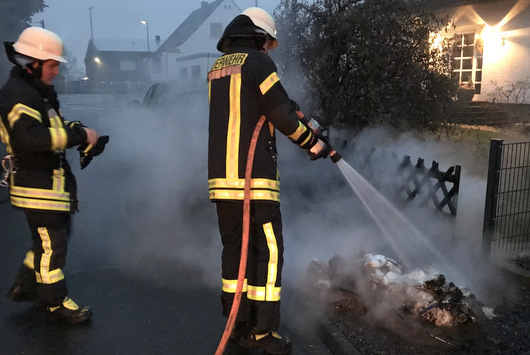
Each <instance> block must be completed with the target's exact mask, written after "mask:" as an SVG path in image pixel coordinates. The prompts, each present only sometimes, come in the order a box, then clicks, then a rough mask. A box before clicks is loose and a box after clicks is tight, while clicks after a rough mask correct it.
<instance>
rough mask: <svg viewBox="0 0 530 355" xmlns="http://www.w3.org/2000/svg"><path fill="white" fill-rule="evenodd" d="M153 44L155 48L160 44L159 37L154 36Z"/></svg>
mask: <svg viewBox="0 0 530 355" xmlns="http://www.w3.org/2000/svg"><path fill="white" fill-rule="evenodd" d="M155 43H156V45H157V46H158V45H159V44H160V35H156V36H155Z"/></svg>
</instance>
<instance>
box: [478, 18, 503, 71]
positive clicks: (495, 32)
mask: <svg viewBox="0 0 530 355" xmlns="http://www.w3.org/2000/svg"><path fill="white" fill-rule="evenodd" d="M480 37H481V38H482V40H483V42H484V57H485V58H487V59H488V62H490V63H494V62H498V61H499V60H500V59H501V58H502V57H503V56H504V55H506V53H507V52H506V50H507V49H506V34H505V33H503V32H501V31H499V27H497V26H496V27H491V26H488V25H486V27H485V28H484V31H482V33H481V35H480Z"/></svg>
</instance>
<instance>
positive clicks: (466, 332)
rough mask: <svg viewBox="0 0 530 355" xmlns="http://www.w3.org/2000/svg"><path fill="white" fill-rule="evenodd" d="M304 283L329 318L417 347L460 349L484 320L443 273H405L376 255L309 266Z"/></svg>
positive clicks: (469, 298) (479, 310)
mask: <svg viewBox="0 0 530 355" xmlns="http://www.w3.org/2000/svg"><path fill="white" fill-rule="evenodd" d="M304 282H305V283H306V284H305V287H307V288H310V289H312V291H313V292H312V293H313V294H314V295H316V299H317V301H318V302H319V303H324V304H325V305H326V309H327V310H328V312H332V313H333V314H335V315H337V314H340V316H341V317H352V318H356V317H357V318H359V319H361V318H362V320H363V321H367V322H371V323H372V324H376V325H377V326H383V327H385V328H386V329H388V330H390V331H393V332H395V333H398V334H399V335H400V336H402V337H406V338H408V339H409V340H410V339H412V340H413V341H417V342H425V341H427V340H428V341H427V342H428V343H432V342H435V343H436V342H437V343H444V344H445V345H450V346H462V345H465V344H466V343H468V342H472V340H473V338H474V335H475V334H476V331H477V330H478V329H479V323H480V322H483V321H487V320H488V314H487V309H486V308H485V307H484V305H483V304H482V303H481V302H479V301H478V300H477V299H476V297H475V296H474V295H473V294H472V293H471V292H470V291H469V290H468V289H465V288H459V287H457V286H456V285H455V284H454V283H452V282H448V281H447V280H446V278H445V277H444V275H443V274H441V273H437V272H430V271H429V272H428V271H422V270H418V269H413V270H410V271H408V270H407V269H406V268H405V267H404V266H402V265H400V264H399V263H398V262H397V261H395V260H394V259H392V258H389V257H386V256H384V255H380V254H367V253H364V252H363V253H360V254H359V255H358V256H357V257H355V258H353V260H347V259H345V258H343V257H341V256H339V255H336V256H334V257H333V258H332V259H331V260H329V262H328V263H327V264H325V263H321V262H319V261H312V262H311V263H310V265H309V266H308V268H307V271H306V276H305V280H304ZM315 291H316V292H315ZM479 321H480V322H479Z"/></svg>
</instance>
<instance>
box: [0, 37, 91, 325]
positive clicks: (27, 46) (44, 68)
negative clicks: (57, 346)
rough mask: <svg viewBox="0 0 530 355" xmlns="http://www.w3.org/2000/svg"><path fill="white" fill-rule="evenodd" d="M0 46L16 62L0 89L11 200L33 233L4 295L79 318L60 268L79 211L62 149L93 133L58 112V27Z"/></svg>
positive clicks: (83, 312) (84, 313)
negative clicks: (30, 241)
mask: <svg viewBox="0 0 530 355" xmlns="http://www.w3.org/2000/svg"><path fill="white" fill-rule="evenodd" d="M5 48H6V53H7V55H8V58H9V60H10V61H11V62H12V63H13V64H15V66H14V67H13V68H12V70H11V72H10V76H9V79H8V80H7V82H6V83H5V85H4V86H3V87H2V88H1V89H0V118H1V120H0V137H1V138H2V141H3V143H4V144H5V145H6V148H7V152H8V154H9V160H10V164H11V166H12V168H13V172H12V173H11V174H10V176H9V177H8V182H9V194H10V199H11V204H12V205H13V206H14V207H16V208H20V209H22V210H23V211H24V214H25V216H26V220H27V223H28V225H29V227H30V229H31V233H32V246H31V248H30V250H29V251H28V252H27V253H26V257H25V259H24V261H23V264H22V265H21V267H20V270H19V272H18V274H17V276H16V278H15V282H14V284H13V286H12V287H11V289H10V290H9V292H8V294H7V295H8V297H9V298H11V299H12V300H14V301H18V302H21V301H29V302H32V303H33V304H34V305H35V306H42V307H46V310H47V312H48V315H49V316H50V317H51V318H54V319H61V320H64V321H67V322H70V323H79V322H83V321H85V320H87V319H89V318H90V315H91V311H90V309H89V307H79V306H78V305H77V304H76V303H75V302H74V301H73V300H72V299H71V298H69V296H68V292H67V287H66V281H65V276H64V274H63V268H64V265H65V259H66V250H67V241H68V236H69V234H70V230H71V214H73V213H74V212H75V211H76V209H77V196H76V181H75V178H74V175H73V174H72V172H71V170H70V166H69V164H68V162H67V160H66V158H65V149H68V148H71V147H74V146H79V145H83V144H96V143H97V140H98V135H97V133H96V131H94V130H93V129H90V128H87V127H85V126H83V125H82V124H81V123H80V122H77V121H74V122H67V121H65V120H64V118H63V117H62V116H61V113H60V110H59V101H58V97H57V93H56V92H55V90H54V87H53V86H52V85H51V82H52V80H53V78H54V77H55V76H56V75H57V74H58V73H59V64H60V63H65V62H66V60H65V59H64V57H63V43H62V41H61V39H60V38H59V37H58V36H57V35H56V34H55V33H53V32H50V31H48V30H45V29H42V28H39V27H30V28H27V29H25V30H24V31H23V32H22V33H21V34H20V36H19V38H18V40H17V41H16V42H15V43H7V42H6V43H5Z"/></svg>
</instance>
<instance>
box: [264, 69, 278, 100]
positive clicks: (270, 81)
mask: <svg viewBox="0 0 530 355" xmlns="http://www.w3.org/2000/svg"><path fill="white" fill-rule="evenodd" d="M278 81H280V78H279V77H278V74H276V72H274V73H272V74H271V75H269V77H268V78H267V79H265V80H263V82H262V83H261V84H260V85H259V89H260V91H261V94H262V95H265V94H266V93H267V91H269V90H270V88H272V87H273V86H274V84H276V83H277V82H278Z"/></svg>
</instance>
